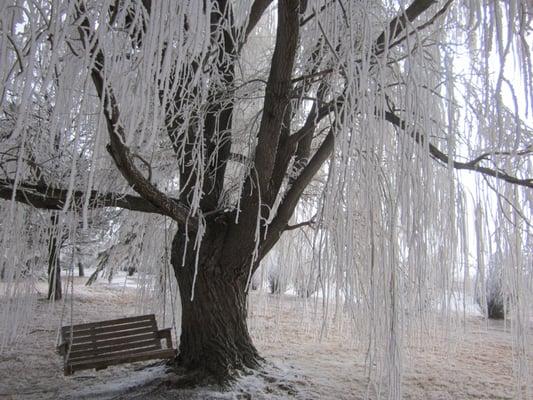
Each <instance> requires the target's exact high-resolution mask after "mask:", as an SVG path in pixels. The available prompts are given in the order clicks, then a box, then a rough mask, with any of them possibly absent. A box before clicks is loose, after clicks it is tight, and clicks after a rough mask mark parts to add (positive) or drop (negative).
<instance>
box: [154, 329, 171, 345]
mask: <svg viewBox="0 0 533 400" xmlns="http://www.w3.org/2000/svg"><path fill="white" fill-rule="evenodd" d="M170 329H171V328H165V329H160V330H158V331H157V337H158V338H159V339H165V343H166V346H167V348H168V349H172V335H171V333H170Z"/></svg>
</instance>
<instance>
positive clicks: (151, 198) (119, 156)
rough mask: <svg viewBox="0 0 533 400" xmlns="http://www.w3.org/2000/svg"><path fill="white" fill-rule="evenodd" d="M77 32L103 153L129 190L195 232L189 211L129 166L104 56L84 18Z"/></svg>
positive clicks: (127, 152)
mask: <svg viewBox="0 0 533 400" xmlns="http://www.w3.org/2000/svg"><path fill="white" fill-rule="evenodd" d="M83 11H84V10H83V7H82V6H80V12H83ZM79 32H80V35H81V37H82V41H83V43H84V45H85V46H86V47H87V48H88V50H89V53H90V54H91V56H92V57H93V58H94V63H93V66H92V68H91V78H92V81H93V83H94V86H95V88H96V92H97V94H98V97H99V98H100V100H101V101H102V103H103V114H104V117H105V120H106V126H107V133H108V135H109V144H108V145H107V150H108V151H109V153H110V154H111V156H112V158H113V161H114V162H115V165H116V166H117V169H118V170H119V171H120V173H121V174H122V176H123V177H124V178H125V179H126V181H127V182H128V184H129V185H130V186H131V188H132V189H133V190H135V191H136V192H137V193H139V195H141V197H142V198H144V199H145V200H147V201H148V202H150V203H151V204H153V205H154V206H155V207H156V208H159V209H160V210H161V213H162V214H164V215H168V216H169V217H171V218H173V219H174V220H176V221H178V222H180V223H182V224H188V225H189V227H190V228H191V229H193V230H195V229H196V227H197V223H198V221H197V219H196V218H194V217H191V216H190V212H189V209H188V208H187V207H186V206H184V205H183V204H180V203H178V202H177V201H176V200H174V199H171V198H169V197H168V196H167V195H165V194H164V193H163V192H161V191H160V190H159V189H157V187H156V186H155V185H153V184H152V183H151V182H150V181H149V180H148V179H146V178H145V177H144V176H143V174H142V173H141V172H140V171H139V170H138V169H137V167H136V166H135V164H134V163H133V159H132V156H131V152H130V150H129V149H128V147H127V146H126V145H125V144H124V139H125V132H124V128H123V126H122V125H121V123H120V112H119V107H118V101H117V99H116V98H115V96H114V94H113V92H112V90H111V88H110V87H109V86H108V85H107V84H106V82H105V81H104V76H105V56H104V53H103V51H102V50H101V49H100V46H99V42H98V39H97V38H96V37H95V36H94V35H93V33H92V32H91V29H90V23H89V20H88V18H87V17H85V18H84V19H83V20H82V22H81V25H80V27H79Z"/></svg>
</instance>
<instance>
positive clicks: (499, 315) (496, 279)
mask: <svg viewBox="0 0 533 400" xmlns="http://www.w3.org/2000/svg"><path fill="white" fill-rule="evenodd" d="M485 288H486V289H485V297H486V310H482V311H483V312H486V315H487V316H488V317H489V318H490V319H504V318H505V308H506V307H505V306H506V304H505V303H506V296H505V294H504V293H503V284H502V270H501V267H499V266H496V265H493V266H491V267H489V270H488V274H487V278H486V280H485ZM476 300H477V303H478V305H479V306H480V307H481V308H483V307H484V305H483V302H482V300H481V296H477V299H476Z"/></svg>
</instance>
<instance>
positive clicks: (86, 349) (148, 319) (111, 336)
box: [61, 314, 161, 362]
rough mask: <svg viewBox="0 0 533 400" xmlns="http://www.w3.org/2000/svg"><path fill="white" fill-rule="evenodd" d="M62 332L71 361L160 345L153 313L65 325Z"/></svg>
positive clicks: (128, 353) (127, 352) (126, 354)
mask: <svg viewBox="0 0 533 400" xmlns="http://www.w3.org/2000/svg"><path fill="white" fill-rule="evenodd" d="M61 335H62V337H63V340H64V341H65V342H68V343H69V344H70V345H69V348H70V349H69V351H68V353H67V354H68V360H69V361H72V362H74V361H76V362H78V361H84V360H91V359H94V358H103V357H112V356H128V355H134V354H137V353H142V352H146V351H151V350H159V349H161V340H160V339H159V338H158V335H157V323H156V320H155V316H154V314H150V315H141V316H138V317H131V318H120V319H115V320H110V321H102V322H93V323H88V324H78V325H72V326H64V327H63V328H61Z"/></svg>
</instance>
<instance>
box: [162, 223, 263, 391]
mask: <svg viewBox="0 0 533 400" xmlns="http://www.w3.org/2000/svg"><path fill="white" fill-rule="evenodd" d="M224 233H225V232H223V231H221V230H219V231H218V232H211V233H207V234H206V235H205V236H204V239H203V241H202V245H201V246H202V247H201V248H200V253H199V254H198V264H197V268H196V267H195V259H196V256H197V254H196V250H194V248H193V247H194V245H193V243H191V240H190V242H189V244H187V245H186V244H185V234H184V233H183V232H178V233H177V234H176V236H175V238H174V241H173V244H172V257H171V263H172V266H173V268H174V273H175V276H176V279H177V281H178V285H179V291H180V297H181V304H182V325H181V337H180V343H179V354H178V358H177V365H178V366H179V367H182V368H183V369H184V370H185V371H186V372H187V374H188V375H189V376H192V377H193V378H192V379H193V380H194V383H209V382H213V383H219V384H224V383H226V382H227V381H228V380H231V379H232V378H233V377H234V375H235V373H236V371H238V370H242V369H245V368H255V367H257V366H258V365H259V361H260V357H259V354H258V352H257V350H256V349H255V346H254V345H253V343H252V339H251V338H250V335H249V332H248V326H247V320H246V317H247V307H246V296H247V293H246V291H245V289H246V282H247V278H248V272H249V263H248V262H247V260H246V259H245V257H244V258H243V257H239V256H238V255H236V257H235V258H233V259H232V260H230V261H229V262H228V261H227V260H226V261H223V260H222V254H223V253H222V248H223V243H224V237H225V234H224ZM192 242H194V239H192ZM184 251H186V253H185V255H184Z"/></svg>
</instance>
